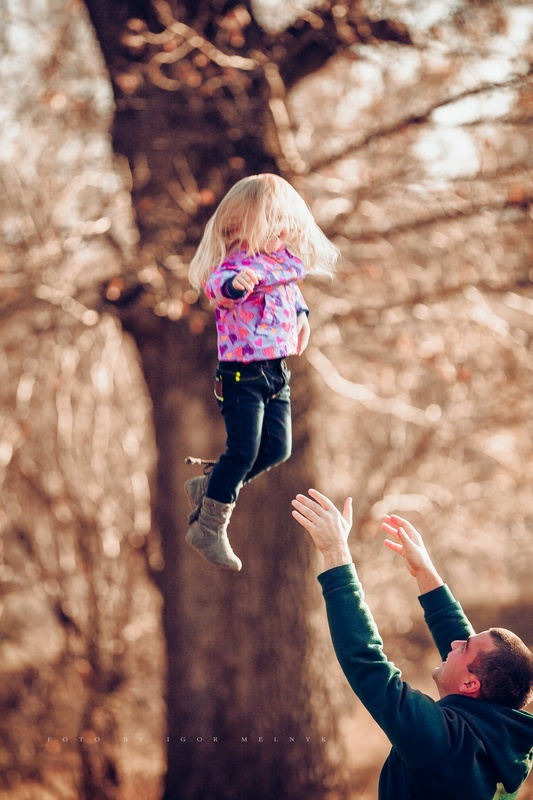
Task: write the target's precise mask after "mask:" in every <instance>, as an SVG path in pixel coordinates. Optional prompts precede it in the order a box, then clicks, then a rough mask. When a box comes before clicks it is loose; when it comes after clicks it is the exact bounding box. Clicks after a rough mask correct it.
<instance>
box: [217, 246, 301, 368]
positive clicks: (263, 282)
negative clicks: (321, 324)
mask: <svg viewBox="0 0 533 800" xmlns="http://www.w3.org/2000/svg"><path fill="white" fill-rule="evenodd" d="M245 267H250V268H251V269H253V270H255V272H257V274H258V276H259V279H260V280H259V283H258V284H257V286H255V288H254V290H253V292H238V291H235V289H233V287H230V286H228V282H231V281H232V280H233V278H234V277H235V275H237V273H238V272H240V271H241V270H242V269H244V268H245ZM304 277H305V267H304V265H303V263H302V261H300V259H299V258H297V257H296V256H293V255H292V254H291V253H289V251H288V250H287V249H286V248H282V249H280V250H277V251H276V252H275V253H270V254H269V253H255V254H254V255H251V256H247V255H246V254H245V253H244V252H243V251H240V252H237V253H233V254H232V255H231V256H228V257H227V258H226V260H225V261H223V262H222V264H220V265H219V266H218V267H216V268H215V269H214V270H213V272H212V273H211V275H210V276H209V278H208V279H207V281H206V283H205V286H204V290H205V293H206V295H207V297H208V298H209V299H210V300H211V302H212V303H213V305H214V306H215V307H216V311H215V317H216V326H217V336H218V357H219V360H220V361H240V362H242V363H244V364H248V363H249V362H251V361H265V360H267V359H271V358H284V357H285V356H291V355H294V354H295V353H296V346H297V341H298V334H297V323H296V319H297V317H298V315H299V314H301V313H302V312H306V313H308V308H307V306H306V305H305V301H304V299H303V296H302V293H301V291H300V289H299V287H298V285H297V284H298V282H299V281H301V280H302V279H303V278H304Z"/></svg>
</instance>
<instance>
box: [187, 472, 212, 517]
mask: <svg viewBox="0 0 533 800" xmlns="http://www.w3.org/2000/svg"><path fill="white" fill-rule="evenodd" d="M208 483H209V475H198V477H196V478H189V480H188V481H185V483H184V484H183V488H184V489H185V493H186V494H187V497H188V498H189V503H190V504H191V508H192V511H191V513H190V514H189V518H188V522H189V525H190V524H191V523H192V522H194V521H195V520H197V519H198V517H199V515H200V509H201V508H202V500H203V499H204V497H205V493H206V491H207V484H208Z"/></svg>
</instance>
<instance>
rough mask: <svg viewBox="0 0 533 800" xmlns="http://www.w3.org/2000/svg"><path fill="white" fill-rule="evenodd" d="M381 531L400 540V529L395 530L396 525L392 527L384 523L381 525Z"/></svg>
mask: <svg viewBox="0 0 533 800" xmlns="http://www.w3.org/2000/svg"><path fill="white" fill-rule="evenodd" d="M381 529H382V530H384V531H385V533H388V534H389V535H390V536H394V537H395V538H396V539H397V538H398V529H397V528H395V527H394V525H390V524H389V523H388V522H385V521H383V522H382V523H381Z"/></svg>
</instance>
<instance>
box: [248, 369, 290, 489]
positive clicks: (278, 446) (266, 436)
mask: <svg viewBox="0 0 533 800" xmlns="http://www.w3.org/2000/svg"><path fill="white" fill-rule="evenodd" d="M265 371H266V373H267V375H268V376H269V380H270V382H271V390H272V394H271V396H270V397H269V398H268V400H267V402H266V405H265V411H264V416H263V428H262V431H261V443H260V445H259V452H258V454H257V458H256V460H255V462H254V464H253V466H252V468H251V470H250V472H249V473H248V474H247V475H246V477H245V480H244V482H245V483H248V482H249V481H251V480H253V479H254V478H256V477H257V476H258V475H260V474H261V473H262V472H265V471H266V470H268V469H271V468H272V467H275V466H277V465H278V464H281V463H282V462H283V461H286V460H287V459H288V458H290V455H291V450H292V421H291V399H290V387H289V383H288V382H289V379H290V373H289V372H288V370H287V368H286V367H285V364H284V362H281V363H280V364H279V365H274V366H273V367H271V368H269V369H268V370H265ZM280 386H281V387H282V388H281V389H280Z"/></svg>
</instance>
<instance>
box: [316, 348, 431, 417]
mask: <svg viewBox="0 0 533 800" xmlns="http://www.w3.org/2000/svg"><path fill="white" fill-rule="evenodd" d="M306 357H307V360H308V361H309V363H310V364H311V365H312V366H313V367H314V368H315V369H316V371H317V372H318V373H319V374H320V376H321V377H322V379H323V380H324V381H325V383H326V384H327V385H328V386H329V388H330V389H331V390H332V391H334V392H335V393H336V394H339V395H342V396H343V397H347V398H349V399H350V400H355V401H356V402H358V403H361V405H363V406H365V407H366V408H368V409H369V410H370V411H374V412H375V413H376V414H380V415H384V414H391V415H392V416H394V417H397V418H398V419H401V420H403V421H404V422H410V423H412V424H413V425H418V426H420V427H423V428H427V427H434V426H435V423H436V422H437V421H438V420H439V419H440V416H441V413H440V408H438V407H437V406H435V405H429V406H428V407H427V408H426V409H425V410H423V409H421V408H416V407H415V406H412V405H410V404H409V403H406V402H404V401H403V400H400V399H399V398H397V397H391V398H385V397H379V396H378V395H377V394H376V393H375V392H373V391H372V390H371V389H369V388H368V386H365V385H364V384H361V383H353V382H352V381H349V380H346V378H343V377H342V375H340V373H339V372H338V371H337V369H336V367H335V365H334V364H333V362H332V361H330V360H329V358H327V356H325V355H324V353H322V352H321V351H320V350H318V349H317V348H314V347H311V348H308V349H307V350H306Z"/></svg>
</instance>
